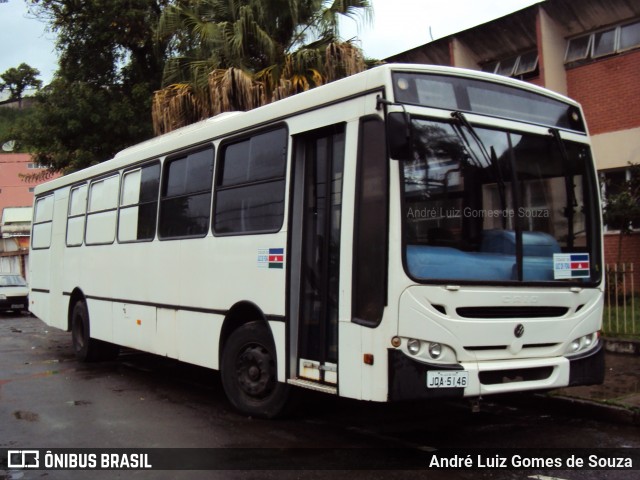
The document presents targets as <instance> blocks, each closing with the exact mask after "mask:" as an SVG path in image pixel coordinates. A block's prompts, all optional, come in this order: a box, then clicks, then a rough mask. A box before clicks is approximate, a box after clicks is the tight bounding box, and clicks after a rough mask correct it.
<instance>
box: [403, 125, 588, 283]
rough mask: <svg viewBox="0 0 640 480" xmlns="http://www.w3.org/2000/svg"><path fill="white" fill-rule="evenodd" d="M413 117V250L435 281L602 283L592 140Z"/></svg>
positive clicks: (409, 190) (408, 167) (409, 210)
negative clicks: (580, 141) (575, 140)
mask: <svg viewBox="0 0 640 480" xmlns="http://www.w3.org/2000/svg"><path fill="white" fill-rule="evenodd" d="M453 117H454V118H453V119H452V121H440V120H437V121H436V120H429V119H420V118H413V119H412V123H411V128H412V136H413V152H412V153H413V155H412V159H411V160H409V161H405V162H403V164H402V165H403V167H402V169H401V170H402V172H403V182H402V185H403V187H402V188H403V197H404V198H403V200H404V207H403V208H404V215H403V218H404V245H405V247H404V255H405V259H404V260H405V266H406V268H407V271H408V273H409V274H410V276H411V277H412V278H414V279H416V280H419V281H421V280H426V281H437V280H441V281H450V280H455V281H462V282H464V281H471V282H478V281H480V282H491V283H505V282H567V281H569V282H577V283H579V284H594V283H597V282H599V281H600V270H601V269H600V253H599V248H600V245H599V241H598V238H599V237H598V232H599V228H600V226H599V215H598V203H597V202H598V190H597V183H596V181H595V174H594V173H593V166H592V160H591V154H590V151H589V147H588V146H587V145H586V144H583V143H578V142H572V141H566V140H562V139H561V137H560V135H559V133H558V132H557V131H555V130H553V129H551V130H550V132H549V134H547V135H538V134H530V133H522V132H516V131H510V130H506V129H504V130H500V129H495V128H484V127H477V126H472V125H470V124H469V123H468V122H467V121H466V119H465V118H464V115H463V114H460V113H458V115H456V114H455V113H454V115H453Z"/></svg>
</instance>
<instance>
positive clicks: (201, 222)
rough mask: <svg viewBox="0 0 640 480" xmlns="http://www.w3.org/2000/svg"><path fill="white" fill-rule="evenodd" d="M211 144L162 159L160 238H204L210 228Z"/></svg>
mask: <svg viewBox="0 0 640 480" xmlns="http://www.w3.org/2000/svg"><path fill="white" fill-rule="evenodd" d="M212 177H213V147H211V146H209V147H206V148H205V149H200V150H194V151H191V152H189V153H186V154H179V156H177V157H174V158H171V159H169V160H168V161H165V164H164V179H163V182H162V184H163V185H162V198H161V201H160V221H159V228H158V234H159V236H160V238H164V239H167V238H186V237H204V236H205V235H206V234H207V229H208V228H209V215H210V212H211V184H212V182H213V180H212Z"/></svg>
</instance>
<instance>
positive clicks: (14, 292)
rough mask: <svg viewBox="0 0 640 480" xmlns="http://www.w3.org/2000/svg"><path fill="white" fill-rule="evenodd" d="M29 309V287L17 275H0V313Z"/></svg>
mask: <svg viewBox="0 0 640 480" xmlns="http://www.w3.org/2000/svg"><path fill="white" fill-rule="evenodd" d="M28 309H29V287H27V282H26V281H25V280H24V278H22V276H21V275H18V274H17V273H0V311H7V310H13V311H14V312H21V311H23V310H28Z"/></svg>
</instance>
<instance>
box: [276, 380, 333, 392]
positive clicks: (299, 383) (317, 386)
mask: <svg viewBox="0 0 640 480" xmlns="http://www.w3.org/2000/svg"><path fill="white" fill-rule="evenodd" d="M287 383H289V385H295V386H296V387H302V388H308V389H310V390H316V391H318V392H323V393H330V394H333V395H337V394H338V388H337V387H332V386H331V385H324V384H322V383H318V382H313V381H311V380H305V379H303V378H290V379H289V380H288V381H287Z"/></svg>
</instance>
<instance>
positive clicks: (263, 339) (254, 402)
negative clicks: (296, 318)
mask: <svg viewBox="0 0 640 480" xmlns="http://www.w3.org/2000/svg"><path fill="white" fill-rule="evenodd" d="M220 369H221V376H222V386H223V388H224V391H225V393H226V395H227V397H228V398H229V401H230V402H231V404H232V405H233V406H234V407H235V408H236V409H238V410H240V411H241V412H243V413H246V414H248V415H251V416H255V417H260V418H274V417H277V416H278V415H280V414H282V413H283V411H284V410H285V408H286V406H287V402H288V399H289V386H288V385H287V384H285V383H281V382H278V368H277V361H276V349H275V345H274V343H273V338H272V336H271V332H270V331H269V328H268V327H267V325H266V324H265V323H263V322H250V323H246V324H244V325H242V326H241V327H239V328H238V329H237V330H235V331H234V332H233V333H232V334H231V336H230V337H229V339H228V340H227V342H226V344H225V345H224V350H223V352H222V362H221V366H220Z"/></svg>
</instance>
